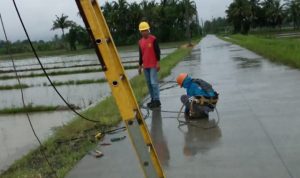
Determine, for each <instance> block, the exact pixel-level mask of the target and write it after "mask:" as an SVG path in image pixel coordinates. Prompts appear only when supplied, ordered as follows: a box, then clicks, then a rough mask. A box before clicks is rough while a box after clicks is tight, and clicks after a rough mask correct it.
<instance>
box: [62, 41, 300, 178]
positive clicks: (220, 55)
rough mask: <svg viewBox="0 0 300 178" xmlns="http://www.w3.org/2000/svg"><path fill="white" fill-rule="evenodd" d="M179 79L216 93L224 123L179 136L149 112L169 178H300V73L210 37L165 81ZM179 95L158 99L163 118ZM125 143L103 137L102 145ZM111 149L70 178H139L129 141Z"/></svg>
mask: <svg viewBox="0 0 300 178" xmlns="http://www.w3.org/2000/svg"><path fill="white" fill-rule="evenodd" d="M180 72H188V73H189V74H190V75H192V76H193V77H195V78H197V77H201V78H203V79H205V80H207V81H209V82H211V83H212V84H213V85H214V88H215V89H216V90H217V91H218V92H219V93H220V100H219V103H218V109H219V113H220V116H221V120H220V123H219V127H217V128H214V129H209V130H204V129H201V128H196V127H192V126H182V127H180V128H178V122H177V120H176V119H174V118H172V117H176V114H170V113H165V112H162V111H160V110H154V111H153V112H151V115H150V117H149V118H148V119H147V120H146V121H147V124H148V127H149V131H150V132H151V136H152V139H153V142H154V144H155V147H156V149H157V153H158V155H159V158H160V161H161V163H162V165H163V167H164V171H165V174H166V176H167V177H170V178H191V177H201V178H205V177H207V178H219V177H220V178H233V177H243V178H253V177H257V178H275V177H276V178H290V177H294V178H296V177H300V169H299V168H300V129H299V128H300V119H299V116H300V110H299V109H298V107H299V105H300V93H299V88H300V71H299V70H297V69H291V68H289V67H286V66H282V65H278V64H274V63H270V62H269V61H267V60H265V59H263V58H262V57H261V56H258V55H256V54H254V53H253V52H250V51H248V50H246V49H244V48H241V47H239V46H236V45H233V44H230V43H227V42H224V41H222V40H219V39H218V38H216V37H215V36H207V37H205V38H204V39H203V40H202V42H201V43H200V44H199V45H198V46H197V47H195V49H194V52H193V54H192V56H191V57H190V58H187V60H185V61H183V62H181V63H180V64H179V65H178V66H176V68H175V69H174V70H173V72H172V75H171V76H170V77H168V78H167V79H166V80H174V78H175V77H176V75H177V74H178V73H180ZM183 93H184V90H183V89H181V88H172V89H170V90H165V91H162V92H161V100H162V109H161V110H179V108H180V106H181V104H180V101H179V97H180V95H181V94H183ZM214 119H216V114H215V113H212V114H211V115H210V120H211V122H213V121H214ZM200 124H202V126H203V125H205V124H207V123H200ZM124 135H126V132H121V133H118V134H114V135H108V136H107V137H106V138H105V140H104V142H109V143H110V138H113V137H120V136H124ZM111 144H112V145H110V146H102V147H100V148H99V149H100V150H101V151H103V153H104V156H103V157H102V158H99V159H97V158H94V157H93V156H91V155H87V156H85V157H84V158H83V159H82V160H81V161H80V162H79V163H78V164H77V165H76V166H75V168H74V169H73V170H72V171H71V172H70V173H69V175H68V176H67V177H69V178H76V177H78V178H79V177H80V178H81V177H89V178H93V177H95V178H96V177H110V178H120V177H122V178H141V177H143V174H142V171H141V169H140V167H139V164H138V161H137V159H136V156H135V154H134V151H133V148H132V146H131V144H130V141H129V139H128V138H126V139H125V140H123V141H119V142H113V143H111Z"/></svg>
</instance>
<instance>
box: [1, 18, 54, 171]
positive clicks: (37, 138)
mask: <svg viewBox="0 0 300 178" xmlns="http://www.w3.org/2000/svg"><path fill="white" fill-rule="evenodd" d="M0 19H1V25H2V29H3V33H4V36H5V40H6V44H7V45H6V50H7V54H8V55H9V57H10V59H11V61H12V64H13V68H14V71H15V75H16V78H17V80H18V85H19V87H20V92H21V99H22V105H23V107H24V108H26V104H25V98H24V92H23V88H22V85H21V81H20V77H19V75H18V72H17V69H16V65H15V61H14V58H13V57H12V55H11V51H10V45H9V41H8V37H7V34H6V30H5V27H4V23H3V20H2V16H1V14H0ZM25 112H26V117H27V120H28V122H29V125H30V128H31V130H32V133H33V135H34V137H35V138H36V140H37V141H38V143H39V145H40V147H41V149H39V150H40V152H41V154H42V155H43V157H44V159H45V160H46V162H47V164H48V166H49V167H50V169H51V171H52V173H54V174H55V176H56V177H58V176H57V174H56V171H55V170H54V168H53V167H52V165H51V164H50V161H49V160H48V158H47V156H46V154H45V152H44V151H43V150H42V148H43V147H44V146H43V144H42V142H41V140H40V139H39V137H38V136H37V134H36V132H35V130H34V127H33V125H32V122H31V119H30V116H29V114H28V112H27V111H25Z"/></svg>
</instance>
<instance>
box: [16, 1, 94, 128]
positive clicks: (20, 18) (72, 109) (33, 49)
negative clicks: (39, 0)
mask: <svg viewBox="0 0 300 178" xmlns="http://www.w3.org/2000/svg"><path fill="white" fill-rule="evenodd" d="M13 4H14V7H15V10H16V12H17V14H18V17H19V20H20V22H21V24H22V27H23V30H24V32H25V34H26V37H27V40H28V42H29V44H30V47H31V49H32V52H33V53H34V56H35V57H36V59H37V60H38V62H39V64H40V66H41V68H42V70H43V72H44V74H45V76H46V77H47V79H48V81H49V82H50V84H51V86H52V87H53V89H54V90H55V92H56V93H57V94H58V95H59V97H60V98H61V99H62V100H63V102H64V103H65V104H66V105H67V106H68V108H69V109H70V110H71V111H73V112H74V113H75V114H77V115H78V116H79V117H80V118H82V119H84V120H87V121H90V122H97V123H98V122H100V121H98V120H92V119H89V118H87V117H85V116H83V115H82V114H80V113H79V112H77V111H76V110H75V109H74V108H73V107H72V106H71V104H69V103H68V102H67V101H66V99H65V98H64V97H63V96H62V95H61V93H60V92H59V91H58V90H57V88H56V87H55V85H54V84H53V82H52V80H51V79H50V77H49V75H48V74H47V71H46V69H45V68H44V66H43V64H42V62H41V60H40V58H39V56H38V55H37V52H36V50H35V48H34V47H33V44H32V42H31V39H30V37H29V35H28V33H27V30H26V27H25V25H24V23H23V20H22V17H21V15H20V12H19V9H18V6H17V4H16V2H15V0H13Z"/></svg>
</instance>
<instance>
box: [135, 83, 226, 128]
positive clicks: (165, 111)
mask: <svg viewBox="0 0 300 178" xmlns="http://www.w3.org/2000/svg"><path fill="white" fill-rule="evenodd" d="M159 83H161V85H160V86H159V90H160V91H164V90H169V89H171V88H174V87H177V86H178V84H177V82H176V81H172V80H170V81H160V82H159ZM169 83H175V84H173V85H171V86H170V87H163V86H165V85H166V84H169ZM148 99H149V96H148V97H146V98H145V99H144V101H143V102H142V103H141V105H140V107H141V108H142V109H145V110H146V111H147V115H146V117H145V118H144V119H147V117H148V116H149V112H150V111H149V110H150V108H148V107H147V106H144V104H145V102H146V101H147V100H148ZM184 106H185V104H183V105H182V107H181V108H180V110H179V111H171V110H161V112H164V113H173V114H178V115H177V117H170V116H169V117H164V118H173V119H177V121H178V123H179V124H178V128H180V127H181V126H184V125H191V126H194V127H197V128H201V129H212V128H216V127H217V126H218V125H219V122H220V115H219V112H218V109H217V107H215V110H216V114H217V121H216V123H215V124H214V125H212V126H210V127H201V126H198V125H196V124H194V123H192V122H190V121H187V120H185V121H183V120H180V119H179V118H180V114H182V113H184V112H183V111H182V109H183V107H184Z"/></svg>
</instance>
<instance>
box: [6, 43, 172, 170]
mask: <svg viewBox="0 0 300 178" xmlns="http://www.w3.org/2000/svg"><path fill="white" fill-rule="evenodd" d="M175 50H176V48H170V49H162V57H165V56H166V55H167V54H169V53H171V52H173V51H175ZM120 56H121V59H122V62H125V64H124V65H125V66H130V65H138V63H137V61H138V53H137V52H134V51H132V52H121V53H120ZM15 61H16V66H17V70H31V71H22V72H19V75H28V74H31V73H37V74H40V73H42V71H41V70H36V69H39V68H40V66H39V65H38V63H37V61H36V59H20V60H15ZM41 61H42V63H43V64H44V66H45V67H46V68H57V67H60V69H48V70H47V72H54V71H55V72H56V71H71V70H84V69H97V68H100V65H99V61H98V60H97V57H96V55H94V54H85V55H78V56H56V57H42V58H41ZM128 61H134V63H130V64H128V63H126V62H128ZM96 64H97V65H96ZM75 65H84V66H83V67H77V66H76V67H74V66H75ZM61 67H66V68H61ZM67 67H69V68H67ZM11 70H13V68H12V63H11V61H9V60H3V61H1V62H0V77H1V76H14V75H15V74H14V73H13V72H11ZM5 71H6V72H5ZM126 74H127V76H128V78H129V79H130V78H132V77H134V76H136V75H137V74H138V72H137V69H128V70H126ZM50 78H51V80H52V81H54V82H66V81H69V80H75V81H80V80H91V79H92V80H98V79H103V78H105V76H104V73H103V72H92V73H75V74H68V75H57V76H50ZM21 83H24V84H27V85H29V86H32V87H29V88H25V89H24V95H25V101H26V103H27V104H32V105H33V106H34V105H46V106H49V105H50V106H57V105H62V106H65V104H64V103H63V101H62V100H61V99H60V98H59V96H58V95H57V94H56V93H55V91H54V89H53V88H52V87H51V86H45V85H46V84H49V82H48V81H47V79H46V78H45V77H34V78H21ZM15 84H17V80H16V79H8V80H1V79H0V86H4V85H15ZM57 89H58V90H59V92H60V93H61V94H62V95H63V97H64V98H65V99H66V100H67V101H68V102H69V103H71V104H74V105H76V106H79V107H80V108H81V109H84V108H87V107H89V106H91V105H92V104H95V103H97V102H99V101H101V99H103V98H105V97H106V96H109V95H110V94H111V92H110V88H109V86H108V84H107V83H91V84H81V85H62V86H57ZM9 107H22V101H21V94H20V91H19V90H18V89H13V90H0V109H4V108H9ZM30 116H31V117H32V122H33V126H34V127H35V128H36V130H37V134H38V136H39V137H40V138H41V139H42V140H45V139H46V138H47V137H49V135H51V133H52V130H53V128H55V127H59V126H62V125H64V124H67V123H68V121H70V120H71V119H72V118H73V117H74V114H73V113H72V112H70V111H53V112H40V113H32V114H30ZM0 143H1V144H0V170H5V169H6V168H7V167H8V166H9V165H10V164H12V163H13V161H14V160H16V159H19V158H20V157H22V156H23V155H24V154H26V153H28V151H29V150H31V149H33V148H35V147H36V146H37V145H38V143H37V141H36V140H35V138H34V136H33V134H32V131H31V129H30V127H29V124H28V121H27V118H26V117H25V115H24V114H16V115H12V114H6V115H4V114H3V115H0ZM0 172H1V171H0Z"/></svg>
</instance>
